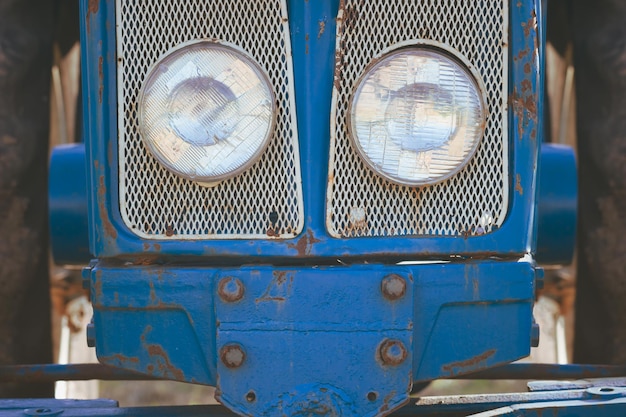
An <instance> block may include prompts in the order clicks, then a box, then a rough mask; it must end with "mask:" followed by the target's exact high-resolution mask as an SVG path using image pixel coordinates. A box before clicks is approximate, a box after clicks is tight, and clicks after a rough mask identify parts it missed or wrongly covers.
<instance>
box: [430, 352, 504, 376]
mask: <svg viewBox="0 0 626 417" xmlns="http://www.w3.org/2000/svg"><path fill="white" fill-rule="evenodd" d="M496 352H497V351H496V349H490V350H488V351H486V352H484V353H481V354H480V355H478V356H474V357H473V358H470V359H466V360H464V361H458V362H452V363H450V364H448V365H443V366H442V367H441V369H443V371H444V372H446V373H448V374H449V375H450V376H455V375H460V374H463V373H468V372H473V371H479V370H481V369H484V368H485V367H486V366H485V364H484V363H483V362H485V361H486V360H487V359H489V358H490V357H492V356H493V355H495V354H496Z"/></svg>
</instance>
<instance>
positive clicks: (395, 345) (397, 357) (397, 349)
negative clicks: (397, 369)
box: [378, 339, 407, 366]
mask: <svg viewBox="0 0 626 417" xmlns="http://www.w3.org/2000/svg"><path fill="white" fill-rule="evenodd" d="M378 353H379V355H380V360H381V361H382V362H383V364H385V365H389V366H397V365H400V364H401V363H402V362H404V360H405V359H406V357H407V351H406V348H405V347H404V344H403V343H402V342H401V341H399V340H393V339H385V340H383V342H382V343H381V344H380V346H379V347H378Z"/></svg>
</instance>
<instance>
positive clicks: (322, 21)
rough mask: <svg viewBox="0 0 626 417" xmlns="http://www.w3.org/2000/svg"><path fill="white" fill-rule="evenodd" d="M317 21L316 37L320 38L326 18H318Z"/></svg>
mask: <svg viewBox="0 0 626 417" xmlns="http://www.w3.org/2000/svg"><path fill="white" fill-rule="evenodd" d="M317 23H318V27H319V29H318V31H317V39H319V38H321V37H322V35H323V34H324V32H325V31H326V19H323V20H320V21H319V22H317Z"/></svg>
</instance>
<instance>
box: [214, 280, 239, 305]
mask: <svg viewBox="0 0 626 417" xmlns="http://www.w3.org/2000/svg"><path fill="white" fill-rule="evenodd" d="M244 292H245V289H244V286H243V283H242V282H241V281H240V280H239V279H237V278H234V277H226V278H222V279H221V280H220V282H219V284H218V285H217V293H218V294H219V296H220V298H221V299H222V300H223V301H224V302H226V303H234V302H237V301H239V300H241V299H242V298H243V294H244Z"/></svg>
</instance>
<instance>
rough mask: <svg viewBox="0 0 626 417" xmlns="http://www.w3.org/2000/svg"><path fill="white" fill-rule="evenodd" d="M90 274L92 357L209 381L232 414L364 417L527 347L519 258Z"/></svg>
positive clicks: (528, 269) (523, 269)
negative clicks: (320, 408) (318, 410)
mask: <svg viewBox="0 0 626 417" xmlns="http://www.w3.org/2000/svg"><path fill="white" fill-rule="evenodd" d="M90 275H91V291H92V299H93V303H94V324H95V330H96V350H97V354H98V357H99V359H100V361H101V362H103V363H105V364H108V365H112V366H117V367H121V368H125V369H127V370H131V371H136V372H141V373H144V374H147V375H151V376H155V377H163V378H168V379H176V380H183V381H189V382H197V383H203V384H210V385H215V384H217V386H218V388H219V389H220V392H221V398H222V400H223V401H225V402H226V403H227V404H228V405H229V406H231V407H233V408H234V409H237V410H240V411H242V410H248V411H251V412H254V413H262V412H265V411H268V410H274V411H276V410H280V409H283V410H284V409H285V408H281V407H298V404H301V403H302V404H304V403H305V402H306V401H304V400H305V399H306V398H309V399H315V400H316V401H322V402H330V403H332V404H343V405H337V407H339V408H338V410H344V408H345V407H347V408H345V410H344V411H346V412H348V411H349V410H353V411H354V413H356V415H375V413H376V412H378V411H380V410H381V409H384V408H385V407H386V408H387V409H389V410H390V409H393V408H394V407H396V406H399V405H401V404H402V403H403V402H405V401H407V400H408V392H409V390H410V385H411V383H412V381H417V380H427V379H433V378H439V377H449V376H456V375H461V374H464V373H468V372H472V371H477V370H481V369H485V368H488V367H492V366H496V365H501V364H504V363H508V362H510V361H513V360H515V359H518V358H520V357H523V356H526V355H527V354H528V353H529V349H530V347H529V346H530V329H531V306H532V302H533V298H534V288H533V280H534V270H533V267H532V265H531V264H529V263H527V262H498V261H491V262H476V263H471V264H466V263H456V264H454V263H442V264H419V265H394V266H390V265H380V264H373V265H352V266H335V267H323V266H321V267H292V268H289V267H280V268H276V267H272V266H258V267H255V266H248V267H242V268H236V267H230V268H229V267H224V268H210V267H198V266H188V267H185V266H171V265H168V266H154V265H152V266H146V267H136V266H135V267H127V266H116V267H114V266H106V265H104V264H101V265H98V266H96V267H95V268H94V269H93V270H92V271H91V272H90ZM385 358H386V359H385ZM389 358H391V359H389ZM394 358H396V359H394ZM396 360H397V362H394V361H396ZM385 361H387V362H385ZM389 361H391V362H389ZM330 387H333V388H332V389H331V388H330ZM251 393H252V394H251ZM250 395H253V400H250ZM287 398H291V399H292V400H294V398H300V400H298V401H295V400H294V401H293V403H289V401H287ZM344 402H345V404H344ZM288 403H289V404H291V405H289V404H288ZM377 410H378V411H377ZM351 412H352V411H351Z"/></svg>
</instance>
